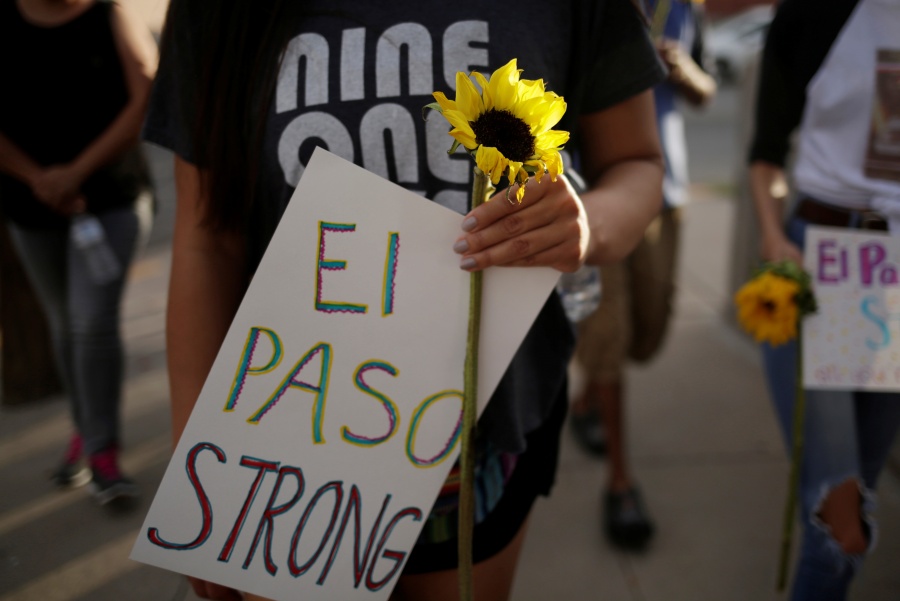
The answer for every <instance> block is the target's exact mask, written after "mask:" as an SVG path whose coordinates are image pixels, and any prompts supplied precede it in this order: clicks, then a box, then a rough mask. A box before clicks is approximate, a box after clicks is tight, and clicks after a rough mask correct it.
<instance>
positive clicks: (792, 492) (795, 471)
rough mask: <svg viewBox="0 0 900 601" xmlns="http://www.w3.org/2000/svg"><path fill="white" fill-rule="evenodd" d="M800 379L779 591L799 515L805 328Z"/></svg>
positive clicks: (799, 356) (799, 344)
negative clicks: (797, 515) (795, 518)
mask: <svg viewBox="0 0 900 601" xmlns="http://www.w3.org/2000/svg"><path fill="white" fill-rule="evenodd" d="M797 330H798V332H797V378H796V381H795V382H794V418H793V426H792V427H793V435H792V436H791V440H792V448H791V475H790V478H789V479H788V494H787V503H785V507H784V528H783V529H782V531H781V560H780V561H779V564H778V591H779V592H781V591H783V590H784V589H785V587H786V586H787V579H788V565H789V564H790V561H791V540H792V538H793V535H794V517H795V516H796V513H797V510H796V508H797V488H798V486H799V485H800V468H801V465H802V463H803V429H804V428H803V427H804V421H805V419H806V417H805V415H806V394H805V393H804V391H803V326H802V324H801V325H799V326H798V328H797Z"/></svg>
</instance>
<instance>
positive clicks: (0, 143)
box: [0, 133, 41, 187]
mask: <svg viewBox="0 0 900 601" xmlns="http://www.w3.org/2000/svg"><path fill="white" fill-rule="evenodd" d="M0 171H3V172H4V173H6V174H8V175H11V176H13V177H14V178H16V179H18V180H20V181H22V182H24V183H25V184H27V185H28V186H29V187H30V186H31V185H32V184H33V183H34V181H35V180H36V179H37V177H38V175H39V174H40V172H41V166H40V165H39V164H37V163H36V162H35V161H34V159H32V158H31V157H30V156H28V155H27V154H26V153H25V152H23V151H22V149H21V148H19V147H18V146H16V145H15V144H13V143H12V141H11V140H10V139H9V138H7V137H6V136H4V135H3V134H2V133H0Z"/></svg>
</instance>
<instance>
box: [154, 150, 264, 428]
mask: <svg viewBox="0 0 900 601" xmlns="http://www.w3.org/2000/svg"><path fill="white" fill-rule="evenodd" d="M202 190H203V188H202V187H201V173H200V170H199V169H197V167H195V166H194V165H191V164H190V163H187V162H185V161H183V160H182V159H180V158H177V157H176V159H175V192H176V195H177V198H178V203H177V207H176V211H175V231H174V234H173V239H172V273H171V276H170V278H171V279H170V281H169V299H168V311H167V314H166V348H167V355H168V357H167V360H168V368H169V388H170V392H171V403H172V434H173V436H174V439H175V441H177V440H178V439H179V438H180V437H181V433H182V432H183V431H184V426H185V424H186V423H187V420H188V417H189V416H190V414H191V410H192V409H193V408H194V403H195V402H196V400H197V397H198V396H199V394H200V390H201V388H202V387H203V383H204V381H205V380H206V376H207V374H208V373H209V370H210V368H211V367H212V364H213V360H214V359H215V357H216V353H218V351H219V346H220V345H221V344H222V340H223V339H224V338H225V333H226V332H227V331H228V327H229V325H230V324H231V320H232V318H233V317H234V314H235V313H236V312H237V308H238V306H239V305H240V302H241V298H242V296H243V291H244V288H245V285H246V274H245V273H244V272H245V270H246V262H245V255H244V242H243V238H242V237H241V236H240V235H238V234H233V233H228V232H225V231H222V230H217V229H213V228H212V227H211V226H210V225H208V224H207V223H205V221H204V216H205V212H204V209H205V206H206V203H205V202H204V198H203V192H202Z"/></svg>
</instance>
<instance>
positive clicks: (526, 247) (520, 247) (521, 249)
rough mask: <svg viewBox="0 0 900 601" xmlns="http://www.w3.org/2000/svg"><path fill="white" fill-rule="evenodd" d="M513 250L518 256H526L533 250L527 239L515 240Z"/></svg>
mask: <svg viewBox="0 0 900 601" xmlns="http://www.w3.org/2000/svg"><path fill="white" fill-rule="evenodd" d="M512 248H513V252H514V253H515V254H516V256H525V255H527V254H528V252H529V251H530V250H531V241H530V240H528V239H526V238H517V239H515V240H513V244H512Z"/></svg>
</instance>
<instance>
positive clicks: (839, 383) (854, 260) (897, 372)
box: [803, 227, 900, 391]
mask: <svg viewBox="0 0 900 601" xmlns="http://www.w3.org/2000/svg"><path fill="white" fill-rule="evenodd" d="M804 262H805V268H806V270H807V271H808V272H809V274H810V276H811V277H812V280H813V286H814V290H815V294H816V299H817V300H818V303H819V311H818V313H816V314H815V315H812V316H810V317H808V318H806V320H805V321H804V325H803V383H804V386H806V387H807V388H817V389H833V390H841V389H844V390H846V389H862V390H881V391H895V390H900V239H898V238H893V237H891V236H889V235H887V234H884V233H879V232H872V231H862V230H847V229H842V228H828V227H810V228H809V229H808V230H807V233H806V249H805V252H804Z"/></svg>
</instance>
